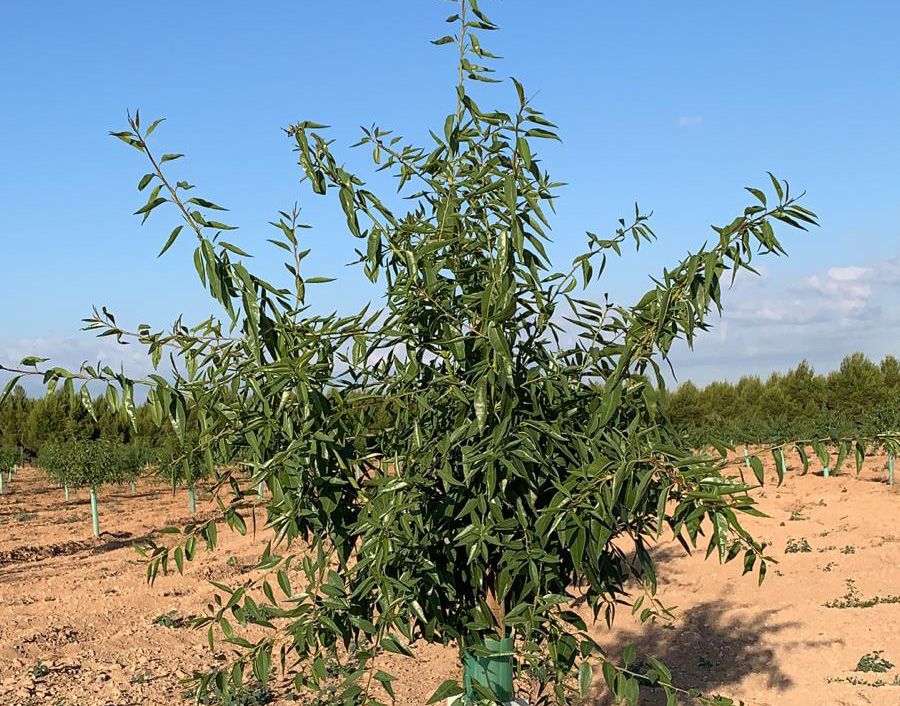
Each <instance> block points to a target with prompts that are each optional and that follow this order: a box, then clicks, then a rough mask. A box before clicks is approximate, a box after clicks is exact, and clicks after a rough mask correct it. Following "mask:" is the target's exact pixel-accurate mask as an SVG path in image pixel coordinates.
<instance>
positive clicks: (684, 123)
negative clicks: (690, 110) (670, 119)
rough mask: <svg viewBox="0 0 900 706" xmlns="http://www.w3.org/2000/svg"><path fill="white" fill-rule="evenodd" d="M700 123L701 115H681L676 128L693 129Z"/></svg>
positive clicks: (701, 120)
mask: <svg viewBox="0 0 900 706" xmlns="http://www.w3.org/2000/svg"><path fill="white" fill-rule="evenodd" d="M702 122H703V116H702V115H682V116H681V117H680V118H678V127H680V128H685V127H694V126H696V125H700V124H701V123H702Z"/></svg>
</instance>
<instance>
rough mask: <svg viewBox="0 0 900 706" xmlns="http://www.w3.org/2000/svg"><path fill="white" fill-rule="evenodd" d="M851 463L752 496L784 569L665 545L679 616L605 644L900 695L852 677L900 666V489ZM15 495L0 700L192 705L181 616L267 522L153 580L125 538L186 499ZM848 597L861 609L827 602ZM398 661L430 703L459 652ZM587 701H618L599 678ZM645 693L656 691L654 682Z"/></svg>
mask: <svg viewBox="0 0 900 706" xmlns="http://www.w3.org/2000/svg"><path fill="white" fill-rule="evenodd" d="M851 465H852V464H849V463H848V464H847V468H845V470H844V472H843V473H842V474H841V475H839V476H836V477H832V478H827V479H826V478H822V477H821V476H820V475H817V474H814V473H810V474H809V475H806V476H800V475H798V472H797V469H796V468H789V473H788V476H787V479H786V481H785V483H784V485H782V486H781V487H775V486H767V487H766V488H765V489H764V490H762V491H760V492H759V493H758V495H759V502H760V507H761V508H762V509H763V510H764V511H765V512H767V513H768V514H769V516H770V518H769V519H754V518H750V521H748V526H749V527H750V528H751V529H752V530H753V531H754V533H755V534H756V535H757V536H759V537H761V538H764V539H765V540H767V541H768V542H769V543H770V544H771V553H772V554H773V556H774V557H776V558H777V560H778V562H779V563H778V564H777V565H772V566H771V567H770V569H769V573H768V577H767V579H766V581H765V582H764V583H763V585H762V587H758V586H757V581H756V578H755V576H751V575H748V576H745V577H741V576H740V568H741V567H740V566H739V562H735V563H733V564H728V565H726V566H719V565H718V563H717V562H716V561H715V560H714V559H712V560H710V561H704V559H703V556H702V554H703V552H700V553H698V554H695V555H694V556H690V557H688V556H684V554H683V552H682V551H681V550H680V549H679V548H678V546H677V545H674V544H672V543H668V544H663V545H661V546H660V547H658V548H657V556H658V558H659V559H660V562H661V565H660V568H659V574H660V587H659V597H660V598H661V599H662V601H663V602H664V603H666V604H667V605H669V606H674V607H675V610H674V614H675V617H674V619H673V620H671V621H667V622H656V623H655V624H644V625H641V624H640V623H638V622H637V621H635V620H634V619H632V617H631V616H630V614H629V611H628V610H621V611H620V612H619V616H618V618H617V622H616V625H615V628H614V629H613V630H612V631H609V630H607V629H606V628H605V625H598V626H597V628H596V634H597V636H598V638H599V639H600V641H601V642H602V643H603V644H605V645H607V646H608V648H609V650H610V652H612V653H613V654H616V653H618V651H619V650H620V649H621V648H622V646H624V645H626V644H636V645H637V646H638V648H639V650H640V651H643V652H649V653H652V654H655V655H656V656H658V657H660V658H661V659H662V660H663V661H664V662H666V663H667V664H669V665H670V666H671V667H672V668H673V672H674V678H675V680H676V682H678V683H680V684H683V685H685V686H692V687H697V688H699V689H701V690H703V691H704V692H706V693H721V694H724V695H728V696H731V697H733V698H735V700H737V699H741V700H743V701H745V702H746V703H748V704H758V705H760V706H775V705H776V704H777V705H778V706H808V705H810V704H816V705H819V704H821V705H822V706H832V705H834V706H838V705H846V706H857V705H859V704H881V705H884V706H887V705H888V704H890V705H892V706H897V705H900V668H898V667H893V668H891V669H889V670H887V671H885V672H883V673H879V672H866V671H857V664H858V662H859V661H860V659H861V658H862V657H864V656H865V655H867V654H871V653H874V652H878V651H881V653H882V654H881V656H880V659H883V660H887V661H888V662H892V663H894V664H896V665H900V596H898V594H900V484H898V485H896V486H894V487H893V488H891V487H888V486H887V484H886V483H885V471H884V466H885V459H884V458H883V457H882V458H877V459H872V460H869V461H867V462H866V466H865V468H864V470H863V472H862V474H860V475H859V476H858V477H857V476H856V475H855V473H854V472H853V469H852V468H850V466H851ZM8 489H9V490H11V493H9V494H7V495H5V496H2V497H0V706H36V705H37V704H41V705H45V704H49V705H50V706H75V705H76V704H77V705H78V706H113V705H114V706H145V705H150V706H153V705H162V704H165V705H166V706H180V705H181V704H185V706H186V705H187V704H188V703H189V702H188V701H185V700H183V698H182V690H183V686H182V685H181V684H180V683H179V680H180V679H182V678H184V677H185V676H186V675H188V674H189V673H190V672H191V671H192V670H194V669H202V668H205V667H208V666H210V665H212V664H214V663H215V658H214V656H213V655H210V654H209V651H208V648H207V646H206V641H205V636H204V634H203V633H199V632H195V631H194V630H192V629H190V628H189V627H184V626H181V623H180V620H181V619H184V618H185V617H188V616H190V615H192V614H195V613H197V612H199V611H202V610H203V607H204V606H205V605H206V603H207V602H208V601H209V600H210V598H211V596H212V595H213V593H214V591H215V589H214V588H213V587H212V586H211V585H210V583H209V581H210V580H213V581H223V582H226V583H227V582H239V581H240V580H242V574H246V573H247V572H248V571H249V567H251V566H252V565H253V563H254V562H255V560H256V558H257V556H258V551H259V549H260V547H261V545H262V543H263V541H264V540H265V538H266V534H265V532H263V531H262V530H260V532H259V533H258V534H257V535H256V536H255V537H254V536H253V535H252V534H248V536H246V537H241V536H238V535H233V534H230V533H228V532H225V531H223V533H221V534H222V535H223V536H222V541H221V546H220V548H219V549H218V550H217V551H216V552H214V553H207V552H201V556H200V557H199V559H198V560H197V561H195V562H194V563H193V564H191V565H189V568H188V569H187V571H186V576H184V577H176V576H169V577H161V578H160V579H159V580H158V581H157V582H156V584H155V585H154V586H152V587H151V586H148V585H147V584H146V582H145V581H144V570H143V566H142V565H141V562H140V560H139V557H138V556H137V554H136V553H135V551H134V549H133V548H132V546H131V545H132V542H134V541H135V540H139V539H140V538H141V537H143V536H146V535H147V534H148V533H150V532H152V531H153V530H154V529H156V528H158V527H160V526H162V525H165V524H167V523H171V522H178V521H182V522H183V521H186V520H187V519H188V513H187V498H186V494H185V493H184V492H183V491H179V492H178V493H177V494H175V495H173V494H172V492H171V490H170V489H167V488H165V487H163V486H154V485H151V484H150V483H148V482H142V483H141V484H140V485H139V487H138V491H137V493H134V494H133V493H131V492H130V491H129V490H128V489H127V488H109V489H104V491H103V493H102V496H101V506H100V507H101V529H102V530H103V534H102V536H101V538H100V539H99V540H94V539H93V538H92V537H91V532H90V520H89V506H88V500H87V497H86V493H84V492H80V493H78V494H75V495H73V497H72V499H71V500H70V501H69V502H65V501H64V500H63V494H62V492H61V491H60V490H57V489H54V488H51V489H47V485H46V483H45V481H44V479H43V477H42V476H41V474H40V472H39V471H37V470H35V469H31V468H28V469H25V470H23V471H21V472H20V473H19V474H18V475H17V476H16V477H14V478H13V480H12V482H11V483H10V484H8ZM204 505H205V503H203V502H201V503H200V511H201V513H202V512H203V511H204ZM258 517H259V518H260V519H261V515H259V514H258ZM789 546H791V547H794V548H797V549H800V550H801V551H795V552H788V551H786V550H787V549H788V547H789ZM845 597H849V599H850V600H849V601H848V602H849V603H851V607H845V608H840V607H827V606H826V605H825V604H826V603H828V602H830V601H835V600H840V599H842V598H845ZM892 597H893V598H892ZM875 598H879V601H878V602H877V603H876V604H875V605H870V604H871V603H873V602H874V600H873V599H875ZM859 604H862V606H867V607H859ZM853 606H857V607H853ZM160 616H168V619H167V618H166V617H160ZM391 667H392V669H393V671H394V673H396V674H398V675H399V680H398V682H397V683H396V691H397V696H398V703H399V704H402V705H404V706H406V705H410V706H412V705H418V704H424V703H425V701H426V699H427V697H428V696H429V695H430V694H431V692H432V690H433V689H434V688H435V687H436V686H437V685H438V684H439V683H440V682H441V681H443V680H444V679H445V678H447V677H449V676H452V675H454V674H455V673H456V666H455V664H454V653H453V652H451V651H449V650H445V649H443V648H439V647H425V648H423V649H422V650H421V651H420V652H419V658H418V659H417V660H416V661H413V660H400V661H397V662H396V663H394V664H392V665H391ZM273 703H287V701H286V700H285V699H283V698H282V699H277V700H276V701H274V702H273ZM590 703H591V704H593V705H595V706H603V705H605V704H608V703H610V701H609V697H608V695H607V694H606V693H605V691H604V688H603V686H602V684H601V683H600V680H598V683H597V685H596V693H595V694H594V696H593V697H592V698H591V701H590ZM644 703H647V704H655V703H658V698H657V697H655V696H654V695H653V694H652V693H651V692H648V694H647V697H646V700H645V702H644Z"/></svg>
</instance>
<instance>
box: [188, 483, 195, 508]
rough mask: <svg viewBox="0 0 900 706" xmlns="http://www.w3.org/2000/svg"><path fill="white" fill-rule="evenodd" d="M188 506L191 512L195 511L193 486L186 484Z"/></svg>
mask: <svg viewBox="0 0 900 706" xmlns="http://www.w3.org/2000/svg"><path fill="white" fill-rule="evenodd" d="M188 507H190V508H191V512H192V513H194V512H197V494H196V493H195V492H194V486H192V485H189V486H188Z"/></svg>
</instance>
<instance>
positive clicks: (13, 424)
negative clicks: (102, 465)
mask: <svg viewBox="0 0 900 706" xmlns="http://www.w3.org/2000/svg"><path fill="white" fill-rule="evenodd" d="M94 408H95V409H94V411H95V415H96V419H94V418H93V417H92V416H91V414H90V412H88V410H87V409H86V408H85V406H84V405H83V404H82V403H81V402H80V401H79V400H71V399H69V397H68V396H67V395H65V394H64V393H62V392H57V393H54V394H51V395H46V396H44V397H37V398H32V397H28V396H27V395H26V394H25V391H24V390H23V389H22V388H21V387H17V388H16V389H15V390H14V391H13V393H12V394H11V395H10V396H9V397H8V398H7V399H6V401H5V402H4V403H3V405H0V446H18V447H20V448H21V449H23V450H24V451H25V454H26V455H28V456H30V457H34V456H36V455H37V454H38V452H39V451H40V450H41V448H42V447H43V446H44V445H45V444H46V443H47V442H50V441H54V442H55V441H95V440H99V439H103V440H106V441H117V442H122V443H125V444H130V443H135V444H137V445H139V446H144V447H147V448H155V447H161V446H166V445H169V443H170V442H171V440H172V439H173V438H174V433H173V432H172V431H171V430H170V429H168V428H167V427H165V426H164V427H160V426H158V425H157V424H156V423H155V422H154V421H153V420H152V418H151V416H150V408H149V407H147V406H146V405H141V406H138V407H137V408H136V409H135V421H136V426H137V429H136V430H135V429H134V428H132V426H131V424H130V423H129V422H128V420H127V419H126V418H125V417H124V416H123V415H122V414H121V413H119V412H116V411H115V410H113V409H112V408H111V407H110V406H109V404H108V403H107V402H106V399H105V398H103V397H98V398H97V399H96V400H95V402H94Z"/></svg>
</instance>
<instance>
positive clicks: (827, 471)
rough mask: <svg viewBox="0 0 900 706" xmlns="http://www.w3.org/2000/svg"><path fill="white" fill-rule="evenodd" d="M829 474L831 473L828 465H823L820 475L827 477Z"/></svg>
mask: <svg viewBox="0 0 900 706" xmlns="http://www.w3.org/2000/svg"><path fill="white" fill-rule="evenodd" d="M830 475H831V471H829V470H828V466H825V468H823V469H822V477H823V478H828V476H830Z"/></svg>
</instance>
